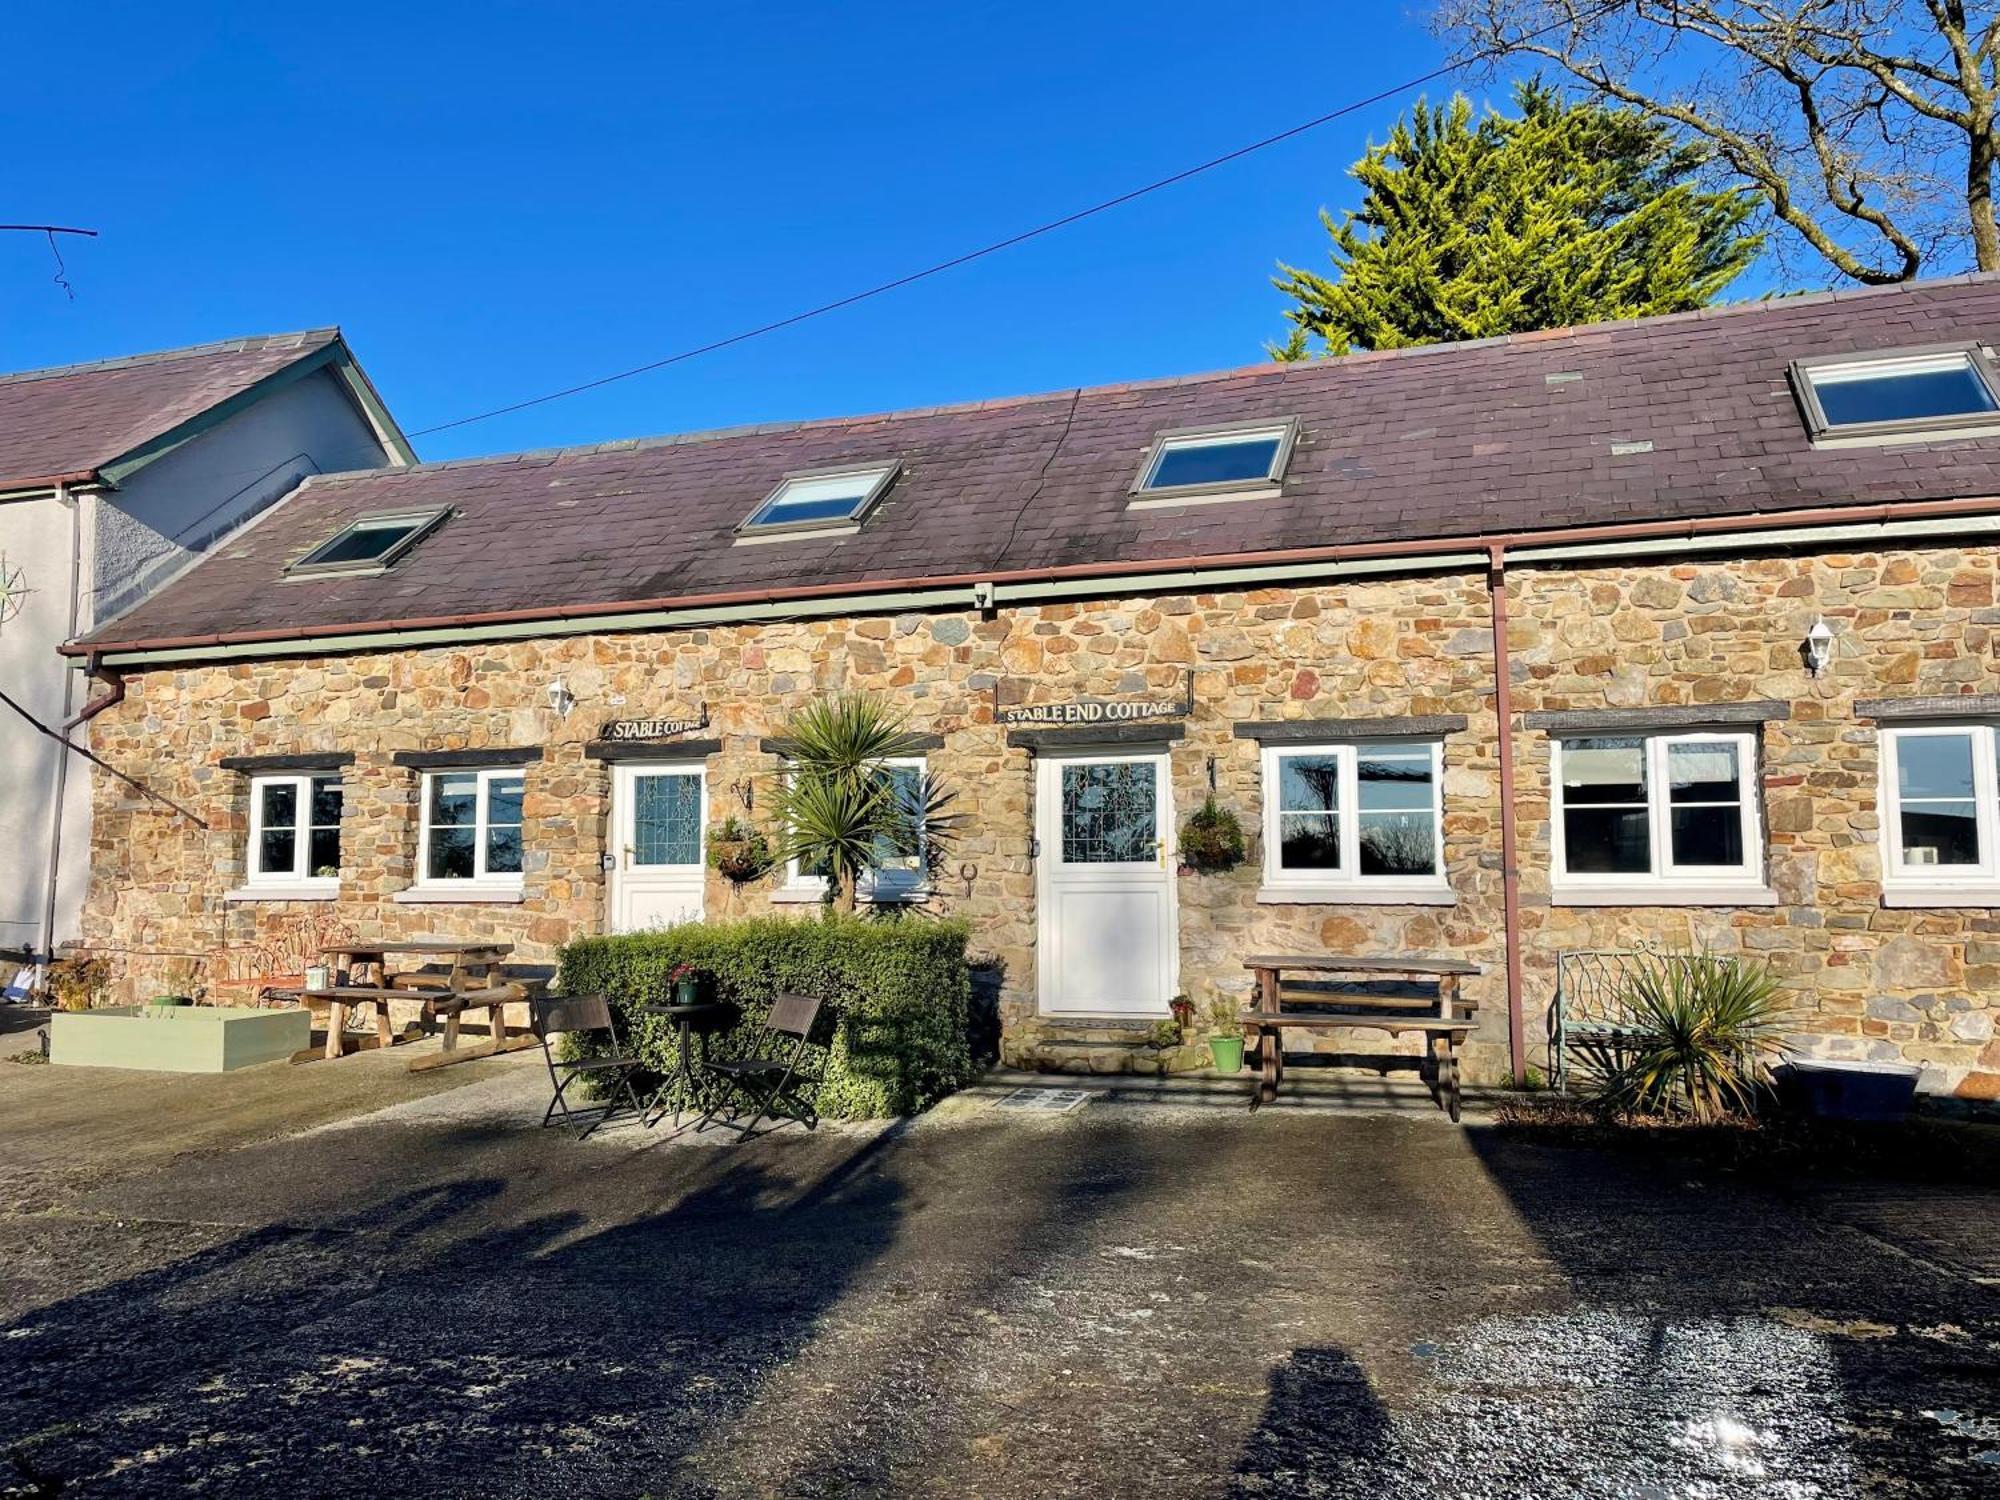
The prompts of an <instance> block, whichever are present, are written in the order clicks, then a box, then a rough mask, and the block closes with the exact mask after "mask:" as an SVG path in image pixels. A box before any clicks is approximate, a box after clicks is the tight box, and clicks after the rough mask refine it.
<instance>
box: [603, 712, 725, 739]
mask: <svg viewBox="0 0 2000 1500" xmlns="http://www.w3.org/2000/svg"><path fill="white" fill-rule="evenodd" d="M706 728H708V705H707V704H706V703H704V704H702V706H701V712H700V713H699V714H697V715H695V717H693V718H691V719H690V718H682V719H613V720H611V721H610V722H609V723H608V724H606V725H605V726H604V728H603V729H601V730H599V731H598V738H599V739H603V740H667V739H672V738H673V737H674V736H675V735H677V734H686V733H688V732H689V731H690V730H694V729H706Z"/></svg>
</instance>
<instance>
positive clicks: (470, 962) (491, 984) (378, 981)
mask: <svg viewBox="0 0 2000 1500" xmlns="http://www.w3.org/2000/svg"><path fill="white" fill-rule="evenodd" d="M513 951H514V945H513V944H511V943H495V942H485V941H480V942H460V941H457V940H454V939H451V938H393V939H374V938H349V939H347V940H345V941H343V942H339V943H329V944H327V945H326V946H324V947H322V948H321V949H320V950H319V952H320V957H321V958H323V959H325V960H326V961H327V963H328V965H329V967H330V968H331V969H332V970H333V974H332V980H333V982H332V983H331V984H329V985H327V986H326V987H325V988H323V989H306V990H301V991H300V992H299V996H300V1001H301V1003H302V1004H310V1003H311V1002H312V1001H314V1000H321V1001H324V1002H326V1004H327V1007H328V1016H327V1028H326V1054H325V1055H326V1056H327V1057H328V1058H337V1057H339V1056H340V1055H341V1053H342V1051H343V1050H344V1041H345V1032H346V1030H347V1014H348V1012H349V1011H350V1010H352V1009H354V1008H355V1007H357V1006H361V1005H372V1006H374V1007H375V1033H376V1034H375V1045H376V1046H378V1047H391V1046H394V1045H395V1043H396V1041H397V1038H396V1037H395V1036H394V1035H393V1033H392V1031H391V1029H390V1025H389V1002H390V1001H391V1000H408V1001H412V1002H414V1003H415V1004H417V1005H418V1006H420V1007H422V1013H423V1019H424V1021H425V1022H426V1023H429V1022H431V1021H434V1020H436V1019H437V1018H438V1017H439V1016H442V1017H443V1018H444V1046H443V1049H442V1051H441V1052H440V1053H439V1055H438V1056H436V1057H430V1058H422V1059H419V1060H418V1061H416V1062H414V1063H411V1064H410V1071H411V1072H424V1071H427V1070H428V1069H431V1068H441V1067H445V1066H447V1065H448V1064H451V1063H455V1062H469V1061H471V1060H472V1059H473V1058H475V1057H492V1056H494V1055H495V1054H496V1053H501V1052H514V1051H518V1050H520V1049H521V1048H523V1047H529V1046H533V1045H534V1038H533V1037H532V1036H526V1035H524V1036H520V1037H509V1036H508V1035H507V1019H506V1011H505V1007H506V1006H508V1005H510V1004H514V1003H516V1002H519V1001H522V1000H525V999H527V998H528V992H527V989H526V987H525V986H523V985H521V984H517V983H511V982H509V981H508V980H506V979H505V978H504V977H503V976H502V975H501V974H500V972H499V965H500V962H501V960H502V959H504V958H506V956H507V955H508V954H510V953H512V952H513ZM391 954H395V955H397V956H399V957H411V958H417V959H419V960H422V961H425V962H432V963H442V962H446V961H449V964H450V968H449V969H448V970H447V971H446V972H445V973H441V974H439V973H428V972H423V971H412V972H407V973H397V974H391V973H390V971H389V956H390V955H391ZM371 979H372V981H373V982H372V983H368V982H366V981H368V980H371ZM467 1010H484V1011H486V1012H487V1014H488V1015H489V1016H490V1017H491V1022H490V1029H491V1032H492V1036H491V1039H490V1040H489V1041H487V1042H485V1043H482V1044H481V1045H479V1046H476V1047H460V1046H459V1045H458V1026H459V1019H460V1017H461V1016H462V1015H463V1013H464V1012H465V1011H467ZM357 1050H358V1049H357Z"/></svg>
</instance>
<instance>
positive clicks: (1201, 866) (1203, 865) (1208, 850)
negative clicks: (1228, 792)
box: [1180, 792, 1243, 875]
mask: <svg viewBox="0 0 2000 1500" xmlns="http://www.w3.org/2000/svg"><path fill="white" fill-rule="evenodd" d="M1180 862H1181V864H1182V865H1183V866H1184V867H1185V868H1186V869H1189V870H1192V871H1194V872H1195V873H1196V874H1197V875H1217V874H1220V873H1221V872H1222V871H1224V870H1233V869H1235V868H1236V867H1237V866H1238V865H1240V864H1242V863H1243V825H1242V824H1241V823H1239V822H1237V821H1236V814H1235V813H1233V812H1231V811H1230V810H1229V809H1228V808H1226V807H1224V806H1223V805H1222V804H1221V803H1219V802H1217V801H1216V800H1215V794H1214V793H1213V792H1210V793H1209V794H1208V798H1207V800H1206V801H1204V802H1203V803H1202V804H1201V806H1200V807H1197V808H1196V809H1195V810H1194V811H1193V812H1191V813H1189V814H1188V820H1187V821H1186V822H1185V823H1183V824H1182V825H1181V846H1180Z"/></svg>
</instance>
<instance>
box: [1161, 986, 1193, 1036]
mask: <svg viewBox="0 0 2000 1500" xmlns="http://www.w3.org/2000/svg"><path fill="white" fill-rule="evenodd" d="M1167 1009H1169V1010H1171V1011H1172V1012H1173V1013H1174V1029H1175V1030H1176V1031H1177V1032H1179V1033H1180V1040H1182V1041H1186V1040H1187V1034H1188V1028H1189V1027H1191V1026H1193V1025H1194V1001H1192V1000H1190V999H1188V997H1187V996H1186V995H1176V996H1174V998H1173V999H1171V1000H1169V1001H1168V1002H1167Z"/></svg>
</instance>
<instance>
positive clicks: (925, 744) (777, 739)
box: [757, 734, 944, 756]
mask: <svg viewBox="0 0 2000 1500" xmlns="http://www.w3.org/2000/svg"><path fill="white" fill-rule="evenodd" d="M795 743H796V741H793V740H789V739H786V738H785V737H784V736H783V735H778V734H767V735H765V736H764V738H763V739H761V740H759V741H757V748H758V749H759V750H762V751H763V752H764V753H765V754H766V755H784V756H789V755H790V754H791V753H792V746H793V745H794V744H795ZM903 747H904V750H905V752H907V753H910V754H915V753H917V752H920V751H930V750H942V749H944V736H943V735H941V734H906V735H904V736H903Z"/></svg>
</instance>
